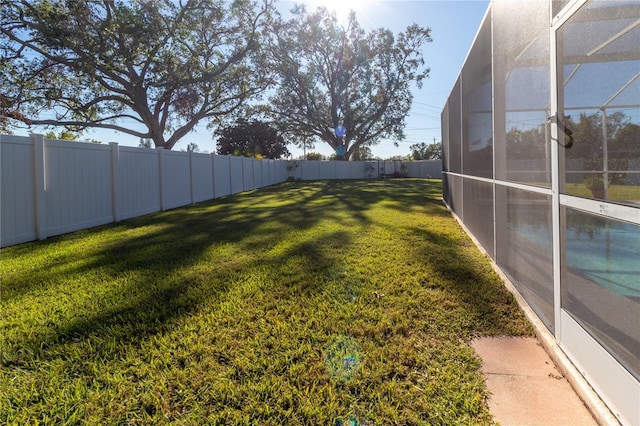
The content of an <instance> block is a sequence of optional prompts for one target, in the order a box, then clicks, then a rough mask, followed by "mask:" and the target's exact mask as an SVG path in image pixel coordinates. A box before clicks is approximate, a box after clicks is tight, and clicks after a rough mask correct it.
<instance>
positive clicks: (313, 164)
mask: <svg viewBox="0 0 640 426" xmlns="http://www.w3.org/2000/svg"><path fill="white" fill-rule="evenodd" d="M299 169H300V179H302V180H318V179H319V178H320V161H318V160H308V161H300V166H299Z"/></svg>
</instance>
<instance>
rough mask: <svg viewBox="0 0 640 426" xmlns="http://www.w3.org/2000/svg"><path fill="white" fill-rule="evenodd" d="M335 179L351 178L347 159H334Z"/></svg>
mask: <svg viewBox="0 0 640 426" xmlns="http://www.w3.org/2000/svg"><path fill="white" fill-rule="evenodd" d="M335 163H336V165H335V167H336V179H351V167H350V166H349V162H347V161H336V162H335Z"/></svg>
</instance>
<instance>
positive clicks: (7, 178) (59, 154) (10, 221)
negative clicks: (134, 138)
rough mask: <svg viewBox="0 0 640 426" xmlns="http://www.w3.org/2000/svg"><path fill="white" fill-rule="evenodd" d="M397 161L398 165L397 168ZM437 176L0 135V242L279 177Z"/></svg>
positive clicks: (434, 165)
mask: <svg viewBox="0 0 640 426" xmlns="http://www.w3.org/2000/svg"><path fill="white" fill-rule="evenodd" d="M403 166H404V167H403ZM393 174H396V175H398V174H401V175H403V176H407V177H436V178H439V177H441V176H442V175H441V163H440V161H432V162H428V161H427V162H410V163H400V162H393V161H386V162H383V161H372V162H364V161H360V162H358V161H349V162H346V161H287V160H258V159H255V158H246V157H233V156H220V155H212V154H198V153H189V152H175V151H167V150H164V149H158V150H152V149H146V148H134V147H126V146H120V145H118V144H117V143H110V144H109V145H100V144H91V143H82V142H67V141H58V140H50V139H45V138H44V137H43V136H42V135H32V136H7V135H0V247H7V246H11V245H14V244H20V243H24V242H27V241H33V240H37V239H39V240H42V239H45V238H47V237H50V236H54V235H60V234H64V233H67V232H73V231H77V230H80V229H86V228H91V227H93V226H98V225H103V224H107V223H111V222H118V221H120V220H123V219H128V218H132V217H136V216H142V215H145V214H149V213H154V212H158V211H164V210H167V209H172V208H176V207H180V206H185V205H188V204H193V203H197V202H201V201H206V200H211V199H214V198H219V197H223V196H226V195H230V194H235V193H238V192H243V191H250V190H252V189H257V188H262V187H265V186H269V185H274V184H276V183H280V182H284V181H286V180H287V179H289V178H291V179H301V180H322V179H366V178H377V177H381V176H385V177H386V176H391V175H393Z"/></svg>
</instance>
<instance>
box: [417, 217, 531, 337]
mask: <svg viewBox="0 0 640 426" xmlns="http://www.w3.org/2000/svg"><path fill="white" fill-rule="evenodd" d="M411 232H412V233H413V235H414V236H416V237H417V238H418V239H419V240H421V241H424V244H419V245H417V246H416V251H415V252H414V256H416V257H417V258H418V259H419V260H420V261H422V262H424V263H427V264H428V267H429V269H430V270H432V271H433V272H434V273H435V275H434V276H432V277H430V279H429V280H428V281H427V282H425V283H424V284H423V285H424V286H425V287H429V288H437V289H442V290H444V291H445V292H447V293H448V294H450V295H452V296H453V297H454V298H455V299H457V300H458V301H459V302H460V303H461V304H462V306H463V307H464V309H466V310H468V311H470V312H471V313H472V316H473V318H474V324H473V328H474V329H473V330H470V331H471V333H472V336H471V337H473V335H475V334H480V335H531V333H532V329H531V326H530V324H529V323H528V321H527V319H526V318H525V316H524V314H523V312H522V311H521V310H520V308H519V306H518V304H517V302H516V301H515V298H514V296H513V295H512V294H511V293H510V292H509V291H508V290H507V288H506V287H505V286H504V283H503V282H502V281H501V279H500V277H499V276H498V275H497V274H496V273H495V271H493V269H492V268H491V266H490V262H491V261H490V259H487V258H485V257H484V256H482V255H481V253H480V251H479V250H478V249H477V248H476V247H475V246H474V245H473V243H472V242H471V240H470V239H469V237H467V236H466V235H464V234H461V235H460V237H453V236H449V235H444V234H440V233H436V232H433V231H431V230H429V229H424V228H418V227H415V228H413V229H412V230H411Z"/></svg>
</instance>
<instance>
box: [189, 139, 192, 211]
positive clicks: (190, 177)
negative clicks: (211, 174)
mask: <svg viewBox="0 0 640 426" xmlns="http://www.w3.org/2000/svg"><path fill="white" fill-rule="evenodd" d="M189 191H190V192H191V204H193V151H189Z"/></svg>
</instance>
